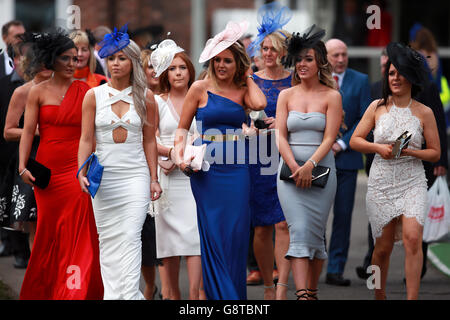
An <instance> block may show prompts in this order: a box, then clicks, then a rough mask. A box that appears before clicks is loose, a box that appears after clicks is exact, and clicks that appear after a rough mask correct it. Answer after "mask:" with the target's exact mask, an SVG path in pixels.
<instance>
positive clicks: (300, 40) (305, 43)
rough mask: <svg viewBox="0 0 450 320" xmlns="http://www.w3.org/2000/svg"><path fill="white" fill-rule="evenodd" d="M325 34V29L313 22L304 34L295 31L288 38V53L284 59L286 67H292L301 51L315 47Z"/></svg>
mask: <svg viewBox="0 0 450 320" xmlns="http://www.w3.org/2000/svg"><path fill="white" fill-rule="evenodd" d="M324 36H325V30H324V29H321V28H319V27H317V26H316V25H315V24H313V25H312V26H311V27H309V28H308V29H307V30H306V31H305V32H303V34H300V33H299V32H294V33H293V34H292V37H291V38H289V39H286V42H287V55H286V57H285V58H284V60H283V65H284V66H285V67H286V68H290V67H292V66H293V65H294V64H295V62H296V59H297V57H298V55H299V54H300V52H301V51H302V50H304V49H310V48H313V47H314V46H315V45H316V44H317V43H318V42H319V41H320V40H322V38H323V37H324Z"/></svg>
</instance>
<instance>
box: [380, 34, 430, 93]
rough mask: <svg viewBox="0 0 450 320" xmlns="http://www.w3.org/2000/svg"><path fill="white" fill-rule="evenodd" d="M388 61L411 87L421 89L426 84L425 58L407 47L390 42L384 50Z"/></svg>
mask: <svg viewBox="0 0 450 320" xmlns="http://www.w3.org/2000/svg"><path fill="white" fill-rule="evenodd" d="M386 51H387V54H388V57H389V60H390V61H391V63H392V64H393V65H394V66H395V68H396V69H397V71H398V72H399V73H400V74H401V75H402V76H404V77H405V78H406V79H407V80H408V81H409V82H411V83H412V84H413V85H416V86H418V87H420V88H423V87H424V85H425V84H426V83H427V82H428V73H427V69H426V67H425V66H426V62H425V58H424V57H423V56H422V55H421V54H420V53H418V52H417V51H415V50H414V49H412V48H411V47H409V46H405V45H403V44H401V43H398V42H391V43H389V44H388V45H387V48H386Z"/></svg>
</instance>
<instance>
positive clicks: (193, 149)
mask: <svg viewBox="0 0 450 320" xmlns="http://www.w3.org/2000/svg"><path fill="white" fill-rule="evenodd" d="M205 153H206V144H202V145H201V146H193V145H190V144H188V145H186V149H184V161H185V162H189V161H190V167H191V168H192V169H193V170H202V169H203V170H204V169H205V164H206V163H207V162H205V163H204V161H203V158H204V157H205ZM192 157H194V158H193V159H192ZM191 159H192V160H191ZM207 167H208V169H209V166H207ZM204 171H207V170H204Z"/></svg>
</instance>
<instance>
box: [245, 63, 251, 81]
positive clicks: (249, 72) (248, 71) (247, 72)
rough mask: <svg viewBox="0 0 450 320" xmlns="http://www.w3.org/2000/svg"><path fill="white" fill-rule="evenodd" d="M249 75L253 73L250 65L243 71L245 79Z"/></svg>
mask: <svg viewBox="0 0 450 320" xmlns="http://www.w3.org/2000/svg"><path fill="white" fill-rule="evenodd" d="M251 75H253V69H252V67H251V66H250V67H249V68H248V69H247V71H245V74H244V77H245V80H247V77H248V76H251Z"/></svg>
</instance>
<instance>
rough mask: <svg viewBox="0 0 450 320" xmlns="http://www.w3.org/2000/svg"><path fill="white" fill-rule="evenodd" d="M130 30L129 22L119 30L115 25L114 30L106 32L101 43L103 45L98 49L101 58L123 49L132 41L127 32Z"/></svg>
mask: <svg viewBox="0 0 450 320" xmlns="http://www.w3.org/2000/svg"><path fill="white" fill-rule="evenodd" d="M127 31H128V23H127V24H125V25H124V26H123V27H122V28H120V30H119V31H117V28H116V27H114V31H113V32H111V33H108V34H105V36H104V37H103V40H102V41H101V42H100V43H99V45H100V46H101V47H102V48H101V49H100V50H99V51H98V55H99V57H100V58H102V59H103V58H106V57H109V56H111V55H113V54H114V53H116V52H118V51H120V50H122V49H123V48H125V47H126V46H128V44H129V43H130V36H129V35H128V33H127Z"/></svg>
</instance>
